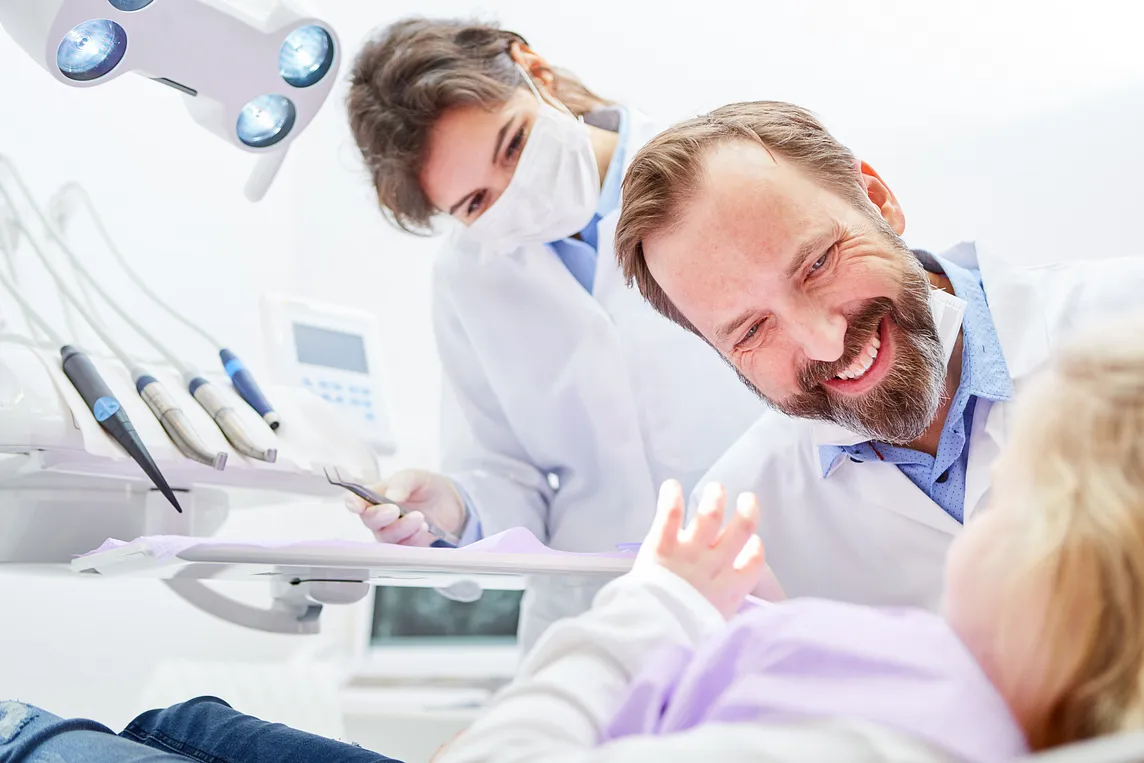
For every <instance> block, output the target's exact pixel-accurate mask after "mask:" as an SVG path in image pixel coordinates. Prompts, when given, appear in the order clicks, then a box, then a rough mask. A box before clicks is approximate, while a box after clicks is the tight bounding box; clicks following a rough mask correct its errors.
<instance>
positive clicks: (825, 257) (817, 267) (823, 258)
mask: <svg viewBox="0 0 1144 763" xmlns="http://www.w3.org/2000/svg"><path fill="white" fill-rule="evenodd" d="M828 259H830V252H829V251H827V252H826V254H824V255H822V256H821V257H819V258H818V259H817V260H815V261H814V264H813V265H811V266H810V272H811V273H813V272H814V271H816V270H820V269H822V267H823V266H824V265H826V261H827V260H828Z"/></svg>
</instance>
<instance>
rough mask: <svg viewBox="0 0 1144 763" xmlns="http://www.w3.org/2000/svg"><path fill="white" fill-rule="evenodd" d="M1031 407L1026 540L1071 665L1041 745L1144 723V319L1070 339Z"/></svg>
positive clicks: (1039, 735)
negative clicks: (1044, 579) (1043, 576)
mask: <svg viewBox="0 0 1144 763" xmlns="http://www.w3.org/2000/svg"><path fill="white" fill-rule="evenodd" d="M1026 403H1027V406H1026V407H1025V408H1024V410H1022V411H1021V413H1022V418H1021V426H1022V427H1023V431H1022V432H1021V433H1020V442H1021V444H1022V445H1023V446H1024V447H1026V448H1029V452H1028V453H1027V457H1024V458H1023V459H1022V460H1023V463H1024V466H1023V471H1025V476H1026V477H1027V482H1026V485H1027V487H1028V488H1029V489H1030V491H1031V492H1030V494H1029V496H1028V500H1027V502H1026V503H1025V508H1026V509H1027V510H1028V511H1027V513H1026V515H1025V517H1023V519H1024V520H1027V521H1028V522H1029V527H1028V531H1029V532H1028V535H1027V536H1025V537H1026V540H1027V541H1028V542H1029V543H1030V544H1032V545H1033V547H1034V548H1035V550H1036V553H1035V554H1034V562H1035V564H1036V566H1037V567H1038V568H1039V569H1040V570H1043V571H1046V572H1047V573H1048V575H1049V576H1050V577H1049V580H1050V584H1051V585H1052V586H1053V588H1052V597H1051V599H1050V607H1051V611H1050V612H1049V613H1048V617H1049V619H1048V622H1047V624H1046V625H1047V627H1046V628H1045V631H1044V633H1045V639H1046V643H1045V646H1046V647H1047V653H1048V654H1050V655H1056V656H1059V657H1061V658H1062V659H1059V660H1057V661H1056V662H1055V663H1054V664H1053V665H1052V666H1050V671H1051V672H1052V673H1053V675H1052V676H1046V679H1047V681H1046V685H1047V686H1051V687H1053V695H1054V697H1050V698H1051V699H1053V700H1054V701H1053V703H1052V704H1051V706H1050V712H1049V713H1048V715H1047V716H1046V717H1045V720H1044V723H1043V728H1035V729H1032V730H1031V733H1030V739H1029V742H1030V744H1031V745H1032V746H1033V747H1034V748H1038V749H1039V748H1043V747H1048V746H1052V745H1056V744H1063V743H1067V742H1071V741H1075V740H1078V739H1085V738H1089V737H1093V736H1098V735H1101V734H1108V733H1114V732H1117V731H1122V730H1125V729H1129V728H1138V727H1141V726H1144V316H1139V317H1136V318H1134V319H1132V320H1129V321H1121V322H1117V323H1116V324H1114V325H1109V326H1106V327H1103V328H1102V329H1101V330H1100V331H1099V332H1097V333H1092V334H1089V335H1087V336H1085V337H1083V338H1080V339H1078V340H1077V341H1074V342H1071V343H1070V344H1069V345H1068V346H1067V347H1066V348H1065V349H1064V350H1063V352H1061V353H1060V355H1059V356H1058V359H1057V361H1056V363H1055V364H1054V367H1053V370H1052V373H1050V374H1049V375H1047V377H1046V378H1044V379H1043V380H1041V382H1040V386H1039V388H1038V389H1037V390H1036V391H1035V392H1033V394H1031V395H1029V396H1028V398H1027V400H1026ZM1066 655H1071V659H1070V658H1066V657H1065V656H1066Z"/></svg>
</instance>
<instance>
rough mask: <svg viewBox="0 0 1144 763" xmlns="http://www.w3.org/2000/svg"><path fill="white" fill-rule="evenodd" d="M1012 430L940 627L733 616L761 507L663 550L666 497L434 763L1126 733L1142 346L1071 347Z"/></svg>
mask: <svg viewBox="0 0 1144 763" xmlns="http://www.w3.org/2000/svg"><path fill="white" fill-rule="evenodd" d="M1018 410H1019V413H1018V417H1017V421H1016V424H1015V432H1014V437H1013V440H1012V442H1011V443H1010V446H1009V447H1008V449H1007V450H1006V451H1005V452H1004V453H1003V454H1002V456H1001V457H1000V458H999V460H998V462H997V464H996V467H995V477H994V480H993V492H992V495H991V498H990V508H989V509H988V510H987V511H984V512H981V514H980V516H979V517H975V518H974V519H973V521H972V522H971V523H970V524H969V525H968V526H967V527H966V528H965V531H964V532H963V533H962V534H961V535H960V536H959V537H958V538H957V540H956V541H955V542H954V545H953V548H952V549H951V551H950V555H949V559H948V563H947V568H946V578H947V579H946V604H945V608H944V612H943V616H942V617H939V616H937V615H933V614H930V613H927V612H923V611H917V610H878V609H872V608H866V607H858V606H853V605H848V604H842V603H837V602H828V601H820V600H812V599H802V600H794V601H789V602H784V603H781V604H763V605H760V606H758V607H755V608H752V609H749V610H748V611H746V612H744V613H742V614H739V615H738V616H735V613H736V611H738V610H739V609H740V606H741V604H742V603H743V601H744V598H745V596H746V594H747V592H748V591H750V590H751V589H752V587H753V585H754V583H755V581H756V579H757V578H758V575H759V574H760V571H761V570H762V568H763V549H762V544H761V542H760V541H759V539H758V537H757V536H756V535H754V528H755V526H756V524H757V521H758V511H759V509H758V506H757V503H756V502H755V500H754V498H753V497H752V496H741V497H740V499H739V502H738V504H737V508H738V511H737V514H736V516H735V518H734V519H732V520H731V521H730V522H729V523H728V524H727V526H726V527H724V528H720V521H721V518H722V517H723V505H722V504H723V500H724V499H723V495H722V492H721V491H720V490H719V489H717V488H714V489H710V490H709V491H708V492H707V494H706V496H705V498H704V501H703V503H702V506H701V508H700V512H699V514H698V516H697V517H696V519H695V521H694V522H692V524H691V525H690V526H689V527H688V528H687V529H685V530H683V531H680V528H681V523H682V517H683V497H682V494H681V491H680V488H679V486H678V485H677V484H674V483H668V484H667V485H665V486H664V489H663V491H662V492H661V496H660V507H659V513H658V515H657V519H656V522H655V525H654V527H653V528H652V530H651V532H650V533H649V535H648V538H647V540H646V541H645V543H644V546H643V548H642V549H641V552H640V556H639V559H638V561H637V563H636V565H635V568H634V569H633V571H632V573H631V574H629V575H626V576H624V577H622V578H620V579H618V580H616V581H613V582H612V583H611V584H609V585H608V586H607V587H606V588H605V589H604V590H603V591H602V592H601V593H600V595H599V597H598V598H597V600H596V603H595V605H594V608H593V609H592V611H590V612H588V613H586V614H584V615H582V616H580V617H577V618H574V619H570V620H565V621H563V622H561V623H559V624H557V625H556V626H554V627H553V628H552V629H551V630H550V631H549V633H548V634H546V636H545V638H544V639H543V640H542V641H541V643H540V644H539V645H538V646H537V647H536V649H535V650H534V651H533V652H532V654H530V656H529V657H528V658H527V660H526V661H525V664H524V665H523V668H522V671H521V675H520V676H519V677H518V679H517V680H516V681H515V682H514V683H513V684H512V685H511V686H510V687H508V688H507V689H506V690H505V691H504V692H502V694H501V695H499V696H498V697H497V699H496V701H495V702H494V704H493V706H492V708H491V709H490V711H489V712H488V714H487V715H485V716H484V717H483V718H481V719H480V720H478V721H477V722H476V723H475V724H474V725H473V726H472V727H471V728H470V729H469V730H468V731H466V732H465V733H464V734H462V735H461V736H460V737H458V738H457V739H456V740H455V741H454V742H453V743H452V744H451V745H450V746H449V747H448V748H446V749H445V750H443V751H441V753H439V760H440V762H441V763H467V762H470V761H472V762H475V761H487V762H489V763H501V762H502V761H503V762H504V763H509V762H510V761H521V762H524V761H545V762H546V763H573V762H574V761H575V762H581V761H584V762H587V761H592V762H594V763H600V762H603V761H617V762H618V761H644V760H648V761H653V760H654V761H656V762H657V763H673V762H674V761H696V760H705V759H715V760H720V761H733V760H752V761H786V760H790V761H809V760H829V761H833V762H835V763H846V762H847V761H852V762H854V763H857V762H858V761H880V762H882V763H890V762H895V763H896V762H897V761H901V762H902V763H906V761H909V762H910V763H919V762H927V763H938V762H939V761H943V762H944V761H963V762H965V763H986V761H1004V760H1013V759H1016V758H1019V757H1021V756H1022V755H1024V754H1025V753H1026V751H1027V750H1028V749H1034V750H1036V749H1042V748H1045V747H1050V746H1053V745H1057V744H1063V743H1067V742H1070V741H1075V740H1080V739H1085V738H1088V737H1093V736H1098V735H1101V734H1108V733H1114V732H1117V731H1121V730H1127V729H1131V728H1138V727H1141V726H1144V702H1142V697H1144V323H1142V322H1134V323H1130V324H1121V325H1118V326H1115V327H1111V328H1105V329H1104V330H1103V331H1102V332H1101V333H1100V334H1098V335H1093V336H1090V337H1088V338H1086V339H1085V340H1082V341H1078V342H1077V343H1075V344H1073V345H1071V346H1070V347H1069V348H1068V349H1066V351H1065V352H1064V353H1063V354H1062V355H1061V356H1060V358H1059V360H1058V361H1057V362H1056V364H1055V366H1054V368H1053V369H1052V371H1051V372H1050V373H1049V374H1047V375H1046V376H1045V377H1044V378H1042V379H1040V380H1039V381H1038V383H1037V386H1036V388H1035V389H1031V390H1028V391H1027V392H1023V394H1022V400H1021V402H1020V404H1019V408H1018ZM807 553H813V550H812V549H808V550H807ZM727 620H730V621H731V622H730V624H728V623H727V622H726V621H727Z"/></svg>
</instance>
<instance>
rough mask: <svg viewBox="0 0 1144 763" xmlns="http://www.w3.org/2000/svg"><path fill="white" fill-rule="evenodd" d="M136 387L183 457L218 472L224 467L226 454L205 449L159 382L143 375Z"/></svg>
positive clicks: (180, 410)
mask: <svg viewBox="0 0 1144 763" xmlns="http://www.w3.org/2000/svg"><path fill="white" fill-rule="evenodd" d="M135 388H136V389H137V390H138V391H139V397H141V398H143V401H144V402H145V403H147V407H148V408H150V409H151V413H153V414H155V418H157V419H159V423H160V424H162V425H163V429H165V430H166V431H167V436H168V437H170V438H171V441H172V442H174V443H175V446H176V447H177V448H178V449H179V451H180V452H181V453H182V454H183V455H184V456H186V457H187V458H190V459H192V460H194V461H198V462H199V463H200V464H206V465H207V466H211V467H214V468H215V469H217V470H218V471H222V470H223V469H224V468H226V453H214V452H212V451H211V450H210V449H209V448H208V447H207V445H206V443H204V442H203V441H202V438H201V437H199V433H198V432H196V431H195V428H194V426H193V425H192V424H191V420H190V419H189V418H187V414H185V413H183V409H182V408H180V407H179V406H178V404H177V403H176V402H175V399H174V398H173V397H171V393H170V392H168V391H167V388H166V387H164V386H163V384H162V382H160V381H159V380H158V379H156V378H155V377H154V376H147V375H143V376H139V377H138V378H137V379H136V380H135Z"/></svg>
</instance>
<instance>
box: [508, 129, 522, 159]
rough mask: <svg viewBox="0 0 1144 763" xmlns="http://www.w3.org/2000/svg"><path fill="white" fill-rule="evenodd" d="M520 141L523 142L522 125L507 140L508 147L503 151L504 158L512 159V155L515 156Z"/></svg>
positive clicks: (518, 149)
mask: <svg viewBox="0 0 1144 763" xmlns="http://www.w3.org/2000/svg"><path fill="white" fill-rule="evenodd" d="M522 143H524V126H523V125H522V126H521V128H520V129H519V130H517V131H516V135H514V136H512V140H511V141H509V144H508V148H507V149H506V150H505V152H504V158H505V159H512V158H513V157H514V156H516V154H517V152H518V151H520V146H521V144H522Z"/></svg>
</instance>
